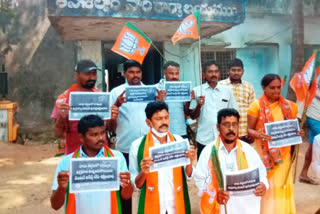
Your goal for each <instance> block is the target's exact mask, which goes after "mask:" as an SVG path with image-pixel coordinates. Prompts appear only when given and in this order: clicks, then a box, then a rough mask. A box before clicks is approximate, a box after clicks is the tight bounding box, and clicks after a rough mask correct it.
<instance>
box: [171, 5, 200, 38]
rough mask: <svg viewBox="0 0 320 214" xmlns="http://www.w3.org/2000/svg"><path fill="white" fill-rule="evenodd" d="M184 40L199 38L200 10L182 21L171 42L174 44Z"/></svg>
mask: <svg viewBox="0 0 320 214" xmlns="http://www.w3.org/2000/svg"><path fill="white" fill-rule="evenodd" d="M185 38H192V39H199V38H200V10H197V11H195V12H193V13H192V14H190V15H189V16H187V17H186V18H185V19H184V20H183V21H182V23H181V24H180V26H179V28H178V30H177V31H176V32H175V34H174V35H173V36H172V38H171V41H172V43H173V44H176V42H178V41H179V40H181V39H185Z"/></svg>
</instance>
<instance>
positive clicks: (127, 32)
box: [111, 22, 152, 64]
mask: <svg viewBox="0 0 320 214" xmlns="http://www.w3.org/2000/svg"><path fill="white" fill-rule="evenodd" d="M151 43H152V41H151V39H149V37H147V35H146V34H144V33H143V32H142V31H141V30H140V29H139V28H138V27H136V26H135V25H134V24H132V23H131V22H127V23H126V25H125V26H124V27H123V28H122V30H121V32H120V34H119V36H118V38H117V40H116V42H115V44H114V45H113V47H112V49H111V50H112V51H113V52H115V53H117V54H119V55H121V56H123V57H125V58H127V59H132V60H136V61H138V62H139V63H140V64H142V62H143V60H144V58H145V57H146V55H147V53H148V51H149V48H150V46H151Z"/></svg>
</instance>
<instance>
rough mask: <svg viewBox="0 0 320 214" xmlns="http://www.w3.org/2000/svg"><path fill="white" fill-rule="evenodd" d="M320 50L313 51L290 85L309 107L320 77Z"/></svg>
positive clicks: (298, 97) (305, 105) (299, 98)
mask: <svg viewBox="0 0 320 214" xmlns="http://www.w3.org/2000/svg"><path fill="white" fill-rule="evenodd" d="M319 74H320V50H318V51H316V52H314V53H313V55H312V56H311V57H310V59H309V60H308V61H307V62H306V64H305V65H304V67H303V69H302V71H301V72H299V73H296V74H295V75H294V76H293V78H292V79H291V80H290V87H291V88H292V90H293V91H294V92H295V93H296V96H297V100H298V101H299V102H301V103H302V104H303V106H304V107H308V106H309V105H311V103H312V99H313V98H314V96H315V94H316V91H317V88H318V84H319V80H320V79H319V78H320V75H319Z"/></svg>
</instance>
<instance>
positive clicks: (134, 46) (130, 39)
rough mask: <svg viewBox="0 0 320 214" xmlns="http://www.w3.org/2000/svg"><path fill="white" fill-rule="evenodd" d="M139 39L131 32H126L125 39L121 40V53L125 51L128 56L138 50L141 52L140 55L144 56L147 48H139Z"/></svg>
mask: <svg viewBox="0 0 320 214" xmlns="http://www.w3.org/2000/svg"><path fill="white" fill-rule="evenodd" d="M138 42H139V40H138V38H137V37H136V36H135V35H134V34H132V33H130V32H129V31H126V32H125V33H124V35H123V37H122V38H121V42H120V48H119V50H120V51H123V52H125V53H128V54H131V55H132V54H133V53H134V52H135V51H136V50H139V51H140V55H141V56H143V54H144V51H145V48H144V47H142V48H139V47H138Z"/></svg>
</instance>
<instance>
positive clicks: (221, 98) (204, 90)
mask: <svg viewBox="0 0 320 214" xmlns="http://www.w3.org/2000/svg"><path fill="white" fill-rule="evenodd" d="M203 71H204V75H205V79H206V81H207V82H206V83H204V84H202V86H197V87H195V88H194V89H193V90H194V92H195V97H196V100H197V103H196V100H192V101H191V107H192V108H194V109H193V111H192V112H191V113H190V116H191V118H192V119H196V118H198V117H199V121H198V128H197V137H196V141H197V149H198V157H200V153H201V151H202V149H203V148H204V147H205V146H206V145H208V144H209V143H210V142H212V141H213V140H214V139H215V138H216V137H217V136H218V131H217V128H216V124H217V112H218V111H219V110H220V109H223V108H235V109H238V104H237V102H236V100H235V98H234V96H233V91H232V88H231V87H228V86H222V85H220V84H219V83H218V80H219V79H220V72H219V66H218V64H217V63H216V62H215V61H208V62H206V63H205V64H204V65H203Z"/></svg>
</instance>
